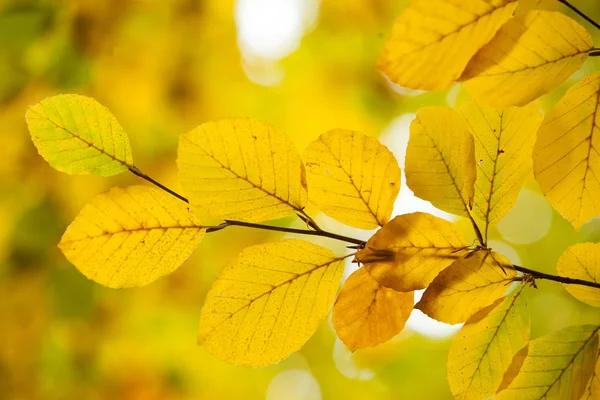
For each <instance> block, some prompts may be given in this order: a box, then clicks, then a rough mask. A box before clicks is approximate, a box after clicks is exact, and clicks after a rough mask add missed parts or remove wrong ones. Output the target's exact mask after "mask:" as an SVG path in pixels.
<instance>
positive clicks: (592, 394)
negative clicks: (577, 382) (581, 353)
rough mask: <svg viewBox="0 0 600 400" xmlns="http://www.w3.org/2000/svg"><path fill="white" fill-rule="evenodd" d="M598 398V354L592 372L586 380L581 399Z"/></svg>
mask: <svg viewBox="0 0 600 400" xmlns="http://www.w3.org/2000/svg"><path fill="white" fill-rule="evenodd" d="M598 399H600V354H599V356H597V357H596V367H595V368H594V372H593V373H592V377H591V378H590V381H589V382H588V386H587V388H586V389H585V393H584V394H583V397H581V400H598Z"/></svg>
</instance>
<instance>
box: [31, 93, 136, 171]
mask: <svg viewBox="0 0 600 400" xmlns="http://www.w3.org/2000/svg"><path fill="white" fill-rule="evenodd" d="M25 118H26V119H27V125H28V126H29V132H30V133H31V138H32V140H33V143H34V144H35V146H36V147H37V149H38V152H39V153H40V155H41V156H42V157H44V159H45V160H46V161H48V163H49V164H50V165H52V166H53V167H54V168H56V169H57V170H59V171H62V172H66V173H68V174H92V175H100V176H109V175H116V174H118V173H121V172H123V171H127V169H129V168H130V167H132V166H133V158H132V156H131V147H130V145H129V138H128V137H127V134H126V133H125V132H124V131H123V128H121V126H120V125H119V123H118V122H117V119H116V118H115V117H114V115H112V114H111V112H110V111H108V109H107V108H106V107H104V106H103V105H101V104H100V103H98V102H97V101H96V100H94V99H92V98H89V97H85V96H79V95H76V94H63V95H58V96H54V97H48V98H46V99H44V100H42V101H41V102H40V103H38V104H36V105H34V106H31V107H29V108H28V109H27V113H26V114H25Z"/></svg>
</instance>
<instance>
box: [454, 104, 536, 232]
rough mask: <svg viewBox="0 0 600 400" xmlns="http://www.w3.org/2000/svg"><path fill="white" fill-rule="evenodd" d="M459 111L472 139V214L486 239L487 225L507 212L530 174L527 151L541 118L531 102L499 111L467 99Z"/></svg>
mask: <svg viewBox="0 0 600 400" xmlns="http://www.w3.org/2000/svg"><path fill="white" fill-rule="evenodd" d="M461 113H462V115H463V117H464V118H465V120H466V121H467V124H468V125H469V128H470V130H471V134H472V135H473V137H474V138H475V160H476V161H477V179H476V181H475V198H474V201H473V203H474V206H473V214H474V215H475V216H476V217H478V218H480V219H481V220H483V221H484V223H485V231H484V238H486V240H487V236H488V235H487V232H488V228H489V225H492V224H496V223H497V222H498V221H500V220H501V219H502V218H503V217H504V216H505V215H506V214H507V213H508V211H510V209H511V208H512V207H513V206H514V204H515V202H516V201H517V197H518V196H519V192H520V190H521V186H523V182H524V181H525V178H526V177H527V175H528V174H530V173H531V170H532V165H531V154H532V152H533V145H534V143H535V138H536V133H537V130H538V128H539V126H540V123H541V122H542V118H543V117H542V115H541V113H540V111H539V109H538V107H537V105H536V104H535V103H531V104H529V105H527V106H526V107H522V108H516V107H512V108H508V109H505V110H502V111H499V110H494V109H491V108H488V107H484V106H480V105H478V104H477V103H476V102H474V101H471V102H469V103H467V104H466V105H465V106H463V108H462V109H461Z"/></svg>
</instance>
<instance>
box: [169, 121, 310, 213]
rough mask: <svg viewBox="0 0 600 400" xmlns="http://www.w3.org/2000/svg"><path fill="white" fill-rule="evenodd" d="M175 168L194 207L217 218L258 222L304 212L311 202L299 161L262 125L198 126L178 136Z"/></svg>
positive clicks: (287, 145) (289, 147)
mask: <svg viewBox="0 0 600 400" xmlns="http://www.w3.org/2000/svg"><path fill="white" fill-rule="evenodd" d="M177 164H178V166H179V177H180V179H181V182H182V185H183V188H184V190H185V191H186V193H187V194H188V196H189V199H190V201H191V203H192V204H194V205H196V206H198V207H201V208H203V209H205V210H207V211H208V212H209V213H211V214H213V215H214V216H216V217H220V218H223V219H232V220H239V221H246V222H259V221H265V220H270V219H276V218H282V217H285V216H288V215H290V214H293V213H295V212H300V211H302V209H303V208H304V206H305V205H306V202H307V193H306V178H305V172H304V165H303V164H302V161H301V160H300V156H299V155H298V154H297V152H296V150H295V149H294V147H293V145H292V143H291V142H290V140H289V139H288V138H287V136H285V135H284V134H283V133H281V132H279V131H278V130H276V129H275V128H274V127H273V126H271V125H269V124H267V123H264V122H259V121H255V120H251V119H226V120H220V121H216V122H207V123H205V124H203V125H200V126H199V127H197V128H196V129H194V130H192V131H191V132H188V133H186V134H184V135H181V136H180V137H179V150H178V159H177Z"/></svg>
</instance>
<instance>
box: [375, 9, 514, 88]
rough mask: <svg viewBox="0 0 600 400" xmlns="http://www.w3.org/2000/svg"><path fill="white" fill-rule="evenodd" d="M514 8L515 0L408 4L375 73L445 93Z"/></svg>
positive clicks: (407, 84)
mask: <svg viewBox="0 0 600 400" xmlns="http://www.w3.org/2000/svg"><path fill="white" fill-rule="evenodd" d="M516 7H517V2H516V1H514V0H492V1H483V0H433V1H432V0H413V1H411V2H410V3H409V4H408V6H406V8H405V9H404V11H403V12H402V14H400V17H399V18H398V20H397V21H396V23H395V25H394V28H393V31H392V34H391V36H390V38H389V39H388V41H387V43H386V45H385V48H384V50H383V53H382V55H381V57H380V58H379V61H378V63H377V68H378V69H379V70H381V71H382V72H383V73H384V74H385V75H386V76H387V77H388V78H389V79H390V80H391V81H392V82H395V83H397V84H399V85H401V86H404V87H407V88H410V89H422V90H436V89H446V88H448V87H450V86H451V85H452V84H453V83H454V82H455V81H456V80H458V78H460V76H461V74H462V72H463V71H464V69H465V67H466V65H467V63H468V62H469V60H470V59H471V58H472V57H473V56H474V55H475V53H476V52H477V51H478V50H479V49H480V48H482V47H483V46H484V45H485V44H486V43H488V42H489V41H490V40H491V39H492V38H493V37H494V34H495V33H496V31H497V30H498V29H500V27H501V26H502V25H503V24H504V23H505V22H506V21H508V19H509V18H510V17H511V16H512V15H513V12H514V11H515V9H516Z"/></svg>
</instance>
